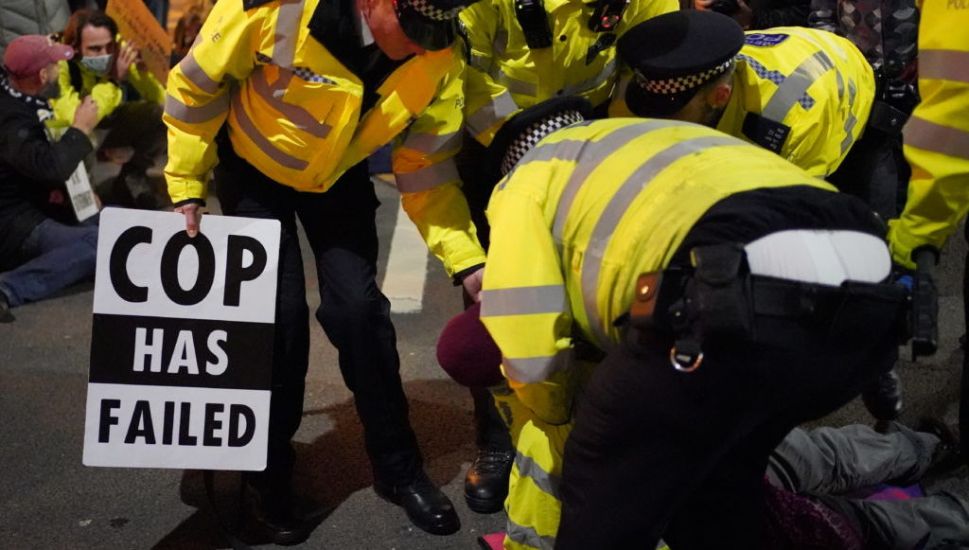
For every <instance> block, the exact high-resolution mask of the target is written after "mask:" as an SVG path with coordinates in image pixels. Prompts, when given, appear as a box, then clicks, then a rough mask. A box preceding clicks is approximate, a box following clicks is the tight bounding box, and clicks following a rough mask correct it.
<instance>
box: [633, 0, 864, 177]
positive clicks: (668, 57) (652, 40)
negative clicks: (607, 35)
mask: <svg viewBox="0 0 969 550" xmlns="http://www.w3.org/2000/svg"><path fill="white" fill-rule="evenodd" d="M619 55H620V57H621V58H622V60H623V62H624V63H628V64H629V65H630V66H631V67H632V69H633V71H634V74H635V81H634V82H633V83H631V84H630V85H629V86H627V88H626V98H627V102H628V103H630V104H635V105H636V109H632V107H631V105H630V109H631V110H632V111H633V112H634V113H635V114H636V115H639V116H649V117H661V118H674V119H678V120H687V121H691V122H697V123H700V124H706V125H707V126H711V127H715V128H717V129H718V130H720V131H722V132H725V133H727V134H730V135H732V136H737V137H740V138H742V139H744V140H746V141H749V142H751V143H755V144H757V145H760V146H762V147H764V148H766V149H769V150H771V151H774V152H775V153H778V154H779V155H781V156H782V157H784V158H786V159H787V160H789V161H791V162H792V163H794V164H796V165H797V166H799V167H800V168H803V169H804V170H806V171H807V172H808V173H810V174H811V175H814V176H820V177H826V176H828V175H830V174H832V173H833V172H834V171H835V170H836V169H837V168H838V167H839V166H840V165H841V162H842V161H843V160H844V159H845V156H846V155H847V154H848V151H849V150H850V149H851V146H852V144H854V143H855V141H856V140H857V139H858V137H859V136H860V135H861V133H862V130H863V129H864V128H865V124H866V122H867V121H868V114H869V112H870V110H871V106H872V103H873V101H874V94H875V85H874V82H875V81H874V75H873V73H872V70H871V67H870V66H869V65H868V62H867V61H866V60H865V58H864V56H862V55H861V52H859V51H858V49H857V48H856V47H855V46H854V45H853V44H852V43H851V42H850V41H848V40H846V39H844V38H841V37H839V36H836V35H834V34H832V33H827V32H824V31H818V30H813V29H804V28H800V27H779V28H774V29H768V30H766V31H763V32H752V33H747V34H746V35H745V34H744V32H743V31H742V30H741V28H740V27H739V26H738V25H737V24H736V23H735V22H734V21H733V20H732V19H730V18H729V17H726V16H723V15H721V14H719V13H716V12H710V11H704V12H697V11H686V12H677V13H672V14H667V15H664V16H662V17H657V18H654V19H652V20H650V21H647V22H645V23H643V24H640V25H638V26H637V27H636V28H634V29H631V30H630V31H629V32H628V33H627V34H626V36H624V37H623V39H622V40H620V41H619Z"/></svg>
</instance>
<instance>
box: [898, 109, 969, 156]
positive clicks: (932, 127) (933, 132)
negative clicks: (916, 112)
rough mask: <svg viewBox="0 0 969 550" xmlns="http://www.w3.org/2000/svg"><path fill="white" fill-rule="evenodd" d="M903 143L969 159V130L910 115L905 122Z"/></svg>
mask: <svg viewBox="0 0 969 550" xmlns="http://www.w3.org/2000/svg"><path fill="white" fill-rule="evenodd" d="M904 134H905V145H908V146H911V147H917V148H919V149H925V150H926V151H932V152H933V153H941V154H943V155H948V156H950V157H957V158H963V159H969V131H966V130H958V129H956V128H951V127H949V126H943V125H941V124H936V123H934V122H929V121H928V120H925V119H924V118H919V117H917V116H912V117H911V118H909V119H908V122H907V123H906V124H905V130H904Z"/></svg>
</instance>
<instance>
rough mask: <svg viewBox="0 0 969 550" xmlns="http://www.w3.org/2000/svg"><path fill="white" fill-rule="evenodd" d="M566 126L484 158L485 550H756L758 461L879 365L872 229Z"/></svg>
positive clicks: (549, 110)
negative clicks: (500, 430) (512, 453)
mask: <svg viewBox="0 0 969 550" xmlns="http://www.w3.org/2000/svg"><path fill="white" fill-rule="evenodd" d="M631 107H634V106H631ZM582 111H583V109H581V108H579V107H577V106H576V104H575V103H574V100H571V99H565V100H552V101H551V102H547V103H545V104H542V105H539V106H537V107H535V108H533V109H532V110H530V111H526V112H525V113H523V114H522V115H519V117H516V121H515V124H510V125H506V126H505V127H503V128H502V131H501V132H500V133H499V135H498V136H497V137H496V140H495V143H494V144H493V146H492V147H493V150H494V151H501V152H505V154H504V156H503V158H502V161H501V162H502V167H503V170H504V171H506V172H508V174H507V176H506V177H505V178H504V179H503V180H502V181H501V182H500V183H499V185H498V187H497V188H496V191H495V192H494V194H493V195H492V198H491V202H490V204H489V210H488V215H489V220H490V222H491V225H492V241H491V248H490V250H489V256H488V266H487V268H486V269H485V276H484V287H483V288H484V290H483V292H482V300H481V303H482V305H481V320H482V322H483V323H484V324H485V326H486V327H487V329H488V332H489V333H490V334H491V336H492V337H493V338H494V340H495V342H496V343H497V344H498V347H499V348H500V350H501V356H502V372H503V374H504V375H505V378H506V379H507V387H508V389H505V390H502V389H501V388H496V389H495V390H494V393H495V396H496V401H497V402H498V407H499V410H502V411H503V412H504V413H505V414H506V417H507V418H508V420H509V421H510V424H511V433H512V436H513V439H514V442H515V445H516V449H517V453H518V455H517V456H516V459H515V464H516V467H515V468H514V469H513V471H512V480H511V485H510V488H509V497H508V500H507V501H506V510H507V511H508V518H509V523H508V529H507V539H506V541H505V547H506V548H508V547H511V548H546V547H549V548H550V547H552V546H554V547H556V548H566V549H571V548H653V547H655V545H656V543H657V541H658V539H659V538H660V537H661V536H662V537H663V538H664V539H665V540H666V541H667V542H669V543H670V545H671V547H673V548H677V549H680V548H686V549H690V548H698V549H699V548H703V549H708V548H735V547H754V548H757V547H761V546H762V545H763V543H764V541H761V540H759V537H760V534H761V533H762V527H763V522H764V516H763V511H764V505H765V504H764V497H763V492H762V477H763V472H764V467H765V465H766V462H767V457H768V455H769V453H770V451H771V450H772V449H773V448H774V447H775V446H776V445H777V444H778V443H779V442H780V441H781V439H782V438H783V437H784V435H785V434H786V433H787V432H788V431H790V430H791V429H792V428H793V427H795V426H797V425H798V424H801V423H803V422H805V421H807V420H811V419H815V418H818V417H820V416H823V415H825V414H828V413H830V412H831V411H833V410H835V409H837V408H838V407H840V406H842V405H844V404H845V403H847V402H848V401H849V400H851V399H852V398H854V397H855V396H857V395H858V394H859V392H860V391H861V390H862V388H863V387H865V386H866V384H869V383H870V382H871V381H872V380H874V379H875V378H876V377H877V376H878V375H879V374H880V373H883V372H885V371H887V370H888V369H890V368H891V366H892V364H893V363H894V361H895V358H896V354H897V345H898V341H899V337H898V334H899V325H900V319H902V317H903V313H904V309H905V295H904V291H903V290H902V289H901V288H900V287H898V286H895V285H892V284H888V283H886V281H887V279H888V277H889V272H890V269H891V261H890V259H889V254H888V248H887V246H886V244H885V242H884V239H883V238H882V233H883V226H882V224H881V222H880V221H879V220H878V219H877V217H876V216H875V215H874V214H873V213H872V212H871V210H870V209H869V208H868V207H867V206H866V205H865V204H864V203H863V202H862V201H860V200H859V199H857V198H855V197H852V196H848V195H844V194H840V193H837V192H836V191H835V189H834V188H833V187H832V186H830V185H829V184H827V183H825V182H824V181H822V180H819V179H816V178H814V177H812V176H811V175H809V174H808V173H807V172H805V171H803V170H801V169H799V168H797V167H795V166H793V165H792V164H790V163H788V162H787V161H785V160H783V159H781V158H780V157H778V156H777V155H774V154H772V153H770V152H768V151H766V150H764V149H762V148H759V147H755V146H752V145H750V144H747V143H745V142H743V141H741V140H739V139H737V138H734V137H730V136H727V135H724V134H721V133H720V132H717V131H715V130H713V129H710V128H706V127H703V126H698V125H695V124H690V123H685V122H680V121H668V120H638V119H608V120H598V121H592V122H581V123H579V121H581V120H582V116H581V113H582ZM590 345H591V346H592V347H594V348H597V349H598V350H599V351H601V352H602V353H604V354H605V359H604V360H602V361H601V362H600V363H599V364H597V365H595V366H594V367H593V368H592V372H591V376H590V377H589V378H588V379H587V381H586V378H585V374H586V370H585V369H584V368H583V367H582V366H580V362H579V361H578V359H579V355H580V353H579V352H578V351H577V350H579V349H580V348H582V347H584V346H590ZM583 355H588V354H583ZM576 395H579V396H580V397H579V398H577V399H575V398H574V397H575V396H576ZM566 441H567V443H566ZM563 450H564V455H563ZM559 510H561V520H560V518H559V515H558V512H559Z"/></svg>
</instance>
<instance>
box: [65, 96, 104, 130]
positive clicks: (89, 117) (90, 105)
mask: <svg viewBox="0 0 969 550" xmlns="http://www.w3.org/2000/svg"><path fill="white" fill-rule="evenodd" d="M97 125H98V106H97V104H96V103H94V100H93V99H91V96H86V97H85V98H84V99H82V100H81V104H80V105H78V106H77V109H76V110H75V111H74V123H73V124H72V125H71V126H73V127H75V128H77V129H78V130H80V131H82V132H84V134H85V135H88V136H90V135H91V132H93V131H94V127H95V126H97Z"/></svg>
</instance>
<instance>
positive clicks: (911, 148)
mask: <svg viewBox="0 0 969 550" xmlns="http://www.w3.org/2000/svg"><path fill="white" fill-rule="evenodd" d="M966 25H969V6H967V5H966V3H965V2H924V3H923V4H922V20H921V23H920V27H919V92H920V93H921V95H922V102H921V103H920V104H919V105H918V106H917V107H916V108H915V111H914V112H913V113H912V118H911V119H909V121H908V123H907V124H906V126H905V158H906V159H907V160H908V162H909V163H910V164H911V166H912V178H911V180H910V181H909V186H908V201H907V202H906V203H905V209H904V210H903V211H902V214H901V216H900V217H899V218H898V219H897V220H892V221H890V222H889V231H888V240H889V244H890V246H891V250H892V259H894V260H895V262H897V263H898V264H899V265H901V266H904V267H908V268H914V267H915V260H914V258H915V256H916V255H917V252H921V251H926V252H927V253H928V254H930V255H932V254H935V255H937V254H938V252H937V251H938V250H940V249H941V248H942V245H943V244H944V243H945V241H946V239H948V237H949V236H950V235H952V233H953V232H954V231H955V230H956V228H957V227H958V225H959V223H960V221H961V220H963V219H964V218H965V216H966V212H969V72H967V67H969V35H967V34H966V32H965V30H964V29H965V28H966ZM967 235H969V234H967ZM967 264H969V258H967ZM966 296H969V278H967V279H965V282H964V285H963V298H965V297H966ZM966 311H967V317H969V303H967V304H966ZM967 356H969V354H967ZM967 361H969V359H967ZM959 424H960V431H961V432H962V434H964V435H963V438H962V444H963V448H962V452H963V455H964V456H969V437H965V434H967V433H969V363H964V364H963V371H962V402H961V406H960V410H959Z"/></svg>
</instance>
